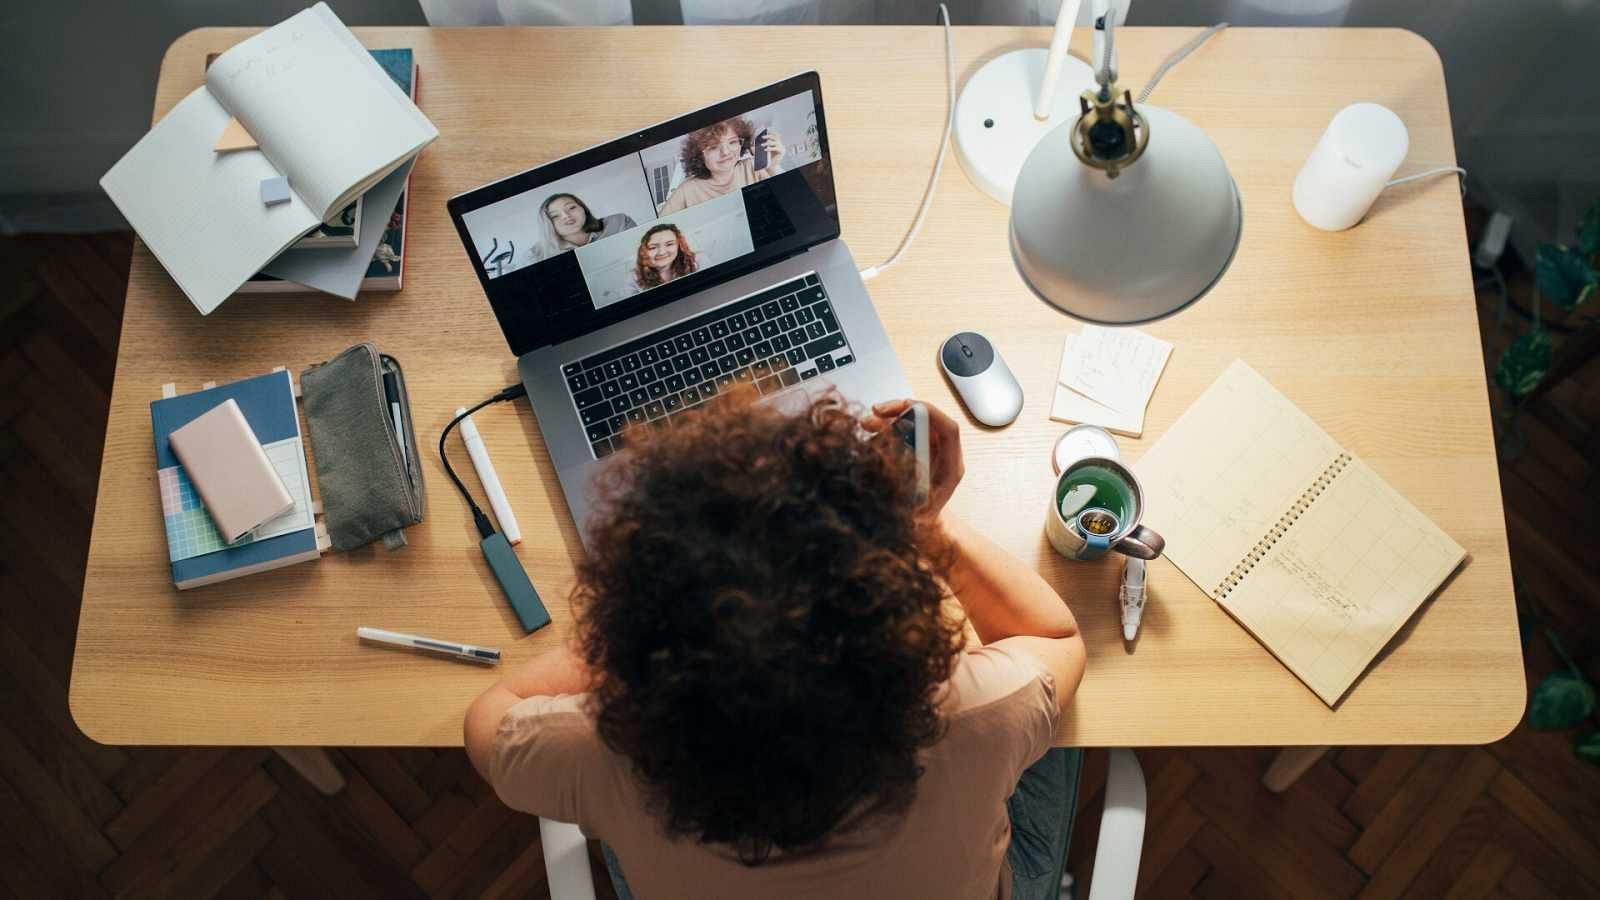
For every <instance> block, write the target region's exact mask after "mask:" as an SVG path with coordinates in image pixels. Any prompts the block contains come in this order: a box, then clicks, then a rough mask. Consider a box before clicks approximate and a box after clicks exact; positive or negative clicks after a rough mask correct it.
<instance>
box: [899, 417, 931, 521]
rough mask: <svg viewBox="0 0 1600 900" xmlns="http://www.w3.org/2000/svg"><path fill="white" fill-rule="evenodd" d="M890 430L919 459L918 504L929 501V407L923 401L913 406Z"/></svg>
mask: <svg viewBox="0 0 1600 900" xmlns="http://www.w3.org/2000/svg"><path fill="white" fill-rule="evenodd" d="M889 430H890V432H891V433H893V434H894V435H895V436H896V437H898V438H899V439H900V440H902V441H904V442H905V445H906V448H907V449H908V450H910V451H911V452H912V453H913V454H915V456H916V459H917V505H918V506H921V505H923V504H924V503H927V502H928V491H929V481H928V478H929V475H928V458H929V451H928V408H927V407H926V406H924V405H922V404H921V403H913V404H911V407H910V408H909V409H907V410H906V411H905V412H904V413H902V414H901V415H900V418H898V419H895V420H894V422H893V423H891V424H890V426H889Z"/></svg>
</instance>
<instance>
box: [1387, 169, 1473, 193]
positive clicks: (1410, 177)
mask: <svg viewBox="0 0 1600 900" xmlns="http://www.w3.org/2000/svg"><path fill="white" fill-rule="evenodd" d="M1451 172H1454V173H1455V174H1457V175H1460V176H1461V196H1463V197H1465V196H1466V195H1467V170H1466V169H1463V168H1461V167H1460V166H1440V167H1439V168H1437V169H1429V170H1428V171H1426V172H1418V173H1417V174H1415V175H1407V176H1406V177H1404V178H1396V179H1395V180H1393V181H1391V182H1389V183H1388V184H1385V185H1384V186H1383V189H1384V190H1388V189H1389V188H1392V187H1394V186H1395V185H1397V184H1405V183H1406V182H1409V181H1420V180H1422V179H1424V178H1432V177H1433V176H1435V175H1446V174H1449V173H1451Z"/></svg>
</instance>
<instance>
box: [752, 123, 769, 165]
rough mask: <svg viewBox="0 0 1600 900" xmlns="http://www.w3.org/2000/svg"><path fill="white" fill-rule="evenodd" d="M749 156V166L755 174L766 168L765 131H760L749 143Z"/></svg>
mask: <svg viewBox="0 0 1600 900" xmlns="http://www.w3.org/2000/svg"><path fill="white" fill-rule="evenodd" d="M750 156H751V160H750V166H751V168H753V169H755V170H756V171H757V172H759V171H761V170H762V169H765V168H766V167H767V129H765V128H763V129H761V130H760V131H759V132H757V133H756V136H755V138H754V139H753V140H751V141H750Z"/></svg>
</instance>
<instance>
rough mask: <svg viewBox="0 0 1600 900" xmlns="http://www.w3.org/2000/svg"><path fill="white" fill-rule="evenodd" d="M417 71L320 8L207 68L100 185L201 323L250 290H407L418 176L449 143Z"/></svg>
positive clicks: (406, 58) (347, 293)
mask: <svg viewBox="0 0 1600 900" xmlns="http://www.w3.org/2000/svg"><path fill="white" fill-rule="evenodd" d="M418 74H419V73H418V69H417V66H416V63H415V61H414V59H413V54H412V52H411V51H410V50H408V49H397V50H374V51H368V50H367V49H366V48H365V47H363V46H362V45H361V44H360V42H358V41H357V40H356V38H355V36H354V35H352V34H351V33H350V30H349V29H348V28H346V27H345V26H344V23H343V22H340V21H339V19H338V17H337V16H335V15H334V14H333V13H332V12H331V11H330V10H329V9H328V7H327V5H326V4H324V3H318V4H317V5H315V6H313V7H311V8H310V9H307V10H305V11H303V12H300V13H298V14H296V15H294V16H292V17H290V18H289V19H287V20H286V21H284V22H282V23H280V24H278V25H276V26H274V27H272V28H269V29H267V30H265V31H263V32H261V33H259V34H257V35H255V36H254V37H251V38H248V39H246V40H244V41H242V42H240V43H239V44H238V45H236V46H234V47H233V48H231V49H229V50H228V51H227V52H225V53H222V54H219V55H217V56H215V57H213V58H211V59H210V60H208V64H207V66H206V69H205V84H204V86H202V87H200V88H198V89H196V90H195V91H194V92H193V93H191V94H189V96H187V97H185V98H184V99H182V100H180V101H178V103H177V105H176V106H174V107H173V108H172V110H171V111H170V112H169V113H168V114H167V115H166V117H165V118H163V119H162V120H161V121H160V122H158V123H156V125H155V127H154V128H152V129H151V130H150V133H149V134H147V135H145V136H144V137H143V138H141V139H140V140H139V142H138V143H137V144H135V145H134V147H133V149H131V150H129V151H128V153H127V154H126V155H124V156H123V157H122V159H120V160H118V161H117V164H116V165H114V166H112V167H111V170H110V171H109V172H107V173H106V174H105V177H103V178H102V179H101V180H100V184H101V186H102V187H104V188H105V190H106V193H107V194H108V195H110V197H111V199H112V200H113V201H114V202H115V203H116V204H117V208H118V209H120V210H121V211H122V214H123V215H124V216H126V217H127V219H128V222H129V223H130V224H131V225H132V226H133V228H134V230H135V231H137V232H138V233H139V237H140V238H141V239H142V240H143V241H144V243H145V245H146V246H147V247H149V248H150V251H151V252H152V253H153V254H155V257H156V258H157V259H158V260H160V262H161V264H162V266H164V267H165V268H166V270H167V272H168V273H169V274H171V275H172V278H173V280H174V281H175V282H177V285H178V287H179V288H180V289H182V290H183V292H184V294H186V295H187V296H188V297H189V300H190V301H191V302H192V303H194V305H195V308H197V309H199V310H200V312H201V314H202V315H206V314H209V313H210V312H211V311H212V310H214V309H216V308H217V306H219V305H220V304H221V303H222V302H223V301H224V300H226V299H227V298H228V297H229V296H232V295H233V294H234V293H241V292H242V293H252V292H279V291H298V290H306V289H314V290H318V291H324V292H327V293H330V294H335V295H337V296H341V297H346V298H354V297H355V296H356V294H357V292H359V291H360V290H362V289H363V288H365V289H368V290H398V289H399V288H400V284H401V276H402V273H403V269H404V248H403V244H404V234H405V220H406V200H405V197H406V193H407V192H406V182H407V178H408V177H409V175H410V172H411V166H412V164H413V162H415V159H416V156H417V154H418V153H419V152H421V150H422V148H424V147H426V146H427V145H428V144H429V143H431V142H432V141H433V140H434V139H435V138H437V137H438V136H439V132H438V130H437V129H436V128H434V126H433V123H431V122H429V121H428V118H427V117H426V116H424V115H423V114H422V111H421V110H419V109H418V108H417V105H416V102H415V101H416V96H417V85H418V81H419V78H418Z"/></svg>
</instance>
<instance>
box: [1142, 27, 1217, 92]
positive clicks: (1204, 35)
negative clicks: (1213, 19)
mask: <svg viewBox="0 0 1600 900" xmlns="http://www.w3.org/2000/svg"><path fill="white" fill-rule="evenodd" d="M1227 27H1228V23H1227V22H1218V23H1217V24H1215V25H1213V26H1211V27H1210V28H1207V29H1206V30H1205V31H1202V32H1200V33H1199V34H1197V35H1195V36H1194V39H1193V40H1191V41H1189V43H1187V44H1184V45H1183V46H1182V47H1179V48H1178V49H1177V50H1174V51H1173V52H1172V55H1170V56H1168V57H1167V58H1166V59H1165V60H1164V61H1163V62H1162V63H1161V66H1160V67H1159V68H1157V69H1156V73H1155V74H1154V75H1151V76H1150V83H1149V84H1146V85H1145V86H1144V90H1142V91H1140V92H1139V99H1138V100H1137V101H1135V102H1137V103H1143V102H1144V101H1146V100H1148V99H1150V94H1151V93H1152V92H1153V91H1155V89H1156V84H1157V83H1158V82H1160V81H1161V76H1163V75H1165V74H1167V70H1168V69H1170V68H1172V67H1173V66H1175V65H1177V64H1178V63H1181V62H1183V60H1184V57H1186V56H1188V55H1189V54H1191V53H1193V52H1194V51H1196V50H1198V49H1200V45H1201V44H1204V43H1205V42H1206V41H1209V40H1211V36H1212V35H1213V34H1216V33H1217V32H1219V31H1221V30H1222V29H1224V28H1227Z"/></svg>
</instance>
